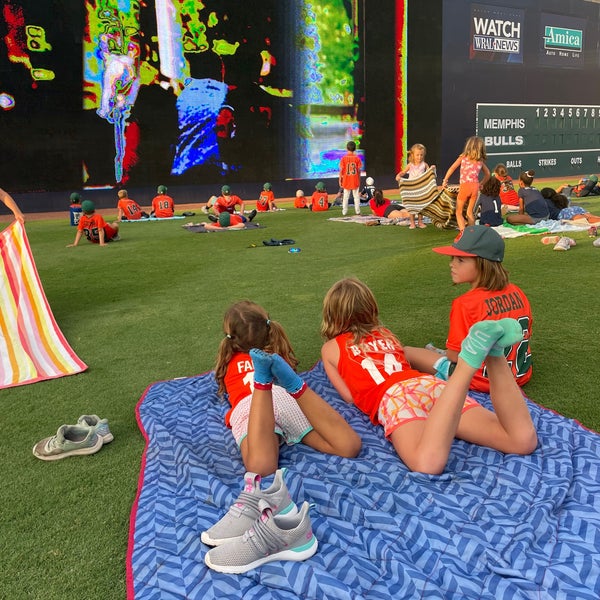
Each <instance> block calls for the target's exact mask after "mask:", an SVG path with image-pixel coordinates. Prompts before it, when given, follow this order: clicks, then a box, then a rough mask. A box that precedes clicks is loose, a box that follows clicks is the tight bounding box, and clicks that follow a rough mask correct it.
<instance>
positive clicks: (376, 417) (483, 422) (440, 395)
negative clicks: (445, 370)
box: [321, 278, 537, 475]
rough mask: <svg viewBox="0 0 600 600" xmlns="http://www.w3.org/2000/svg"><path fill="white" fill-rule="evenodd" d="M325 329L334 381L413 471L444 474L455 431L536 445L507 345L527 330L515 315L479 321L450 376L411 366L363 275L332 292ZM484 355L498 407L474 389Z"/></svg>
mask: <svg viewBox="0 0 600 600" xmlns="http://www.w3.org/2000/svg"><path fill="white" fill-rule="evenodd" d="M321 334H322V335H323V337H324V338H325V339H326V340H327V341H326V342H325V344H324V345H323V347H322V350H321V356H322V358H323V364H324V367H325V371H326V373H327V375H328V377H329V379H330V380H331V383H332V384H333V385H334V387H335V388H336V390H337V391H338V393H339V394H340V396H341V397H342V398H343V399H344V400H345V401H346V402H350V403H353V404H355V405H356V406H357V408H359V409H360V410H361V411H362V412H364V413H365V414H367V415H368V416H369V417H370V418H371V421H372V422H373V423H374V424H377V423H381V425H383V427H384V430H385V435H386V437H387V438H388V439H389V440H390V441H391V442H392V444H393V445H394V448H395V450H396V452H397V453H398V456H400V458H401V459H402V460H403V461H404V463H405V464H406V466H407V467H408V468H409V469H410V470H411V471H419V472H422V473H430V474H434V475H435V474H440V473H442V472H443V470H444V468H445V466H446V463H447V462H448V456H449V453H450V448H451V446H452V441H453V440H454V438H455V437H456V438H459V439H462V440H465V441H468V442H472V443H474V444H479V445H482V446H488V447H490V448H494V449H496V450H499V451H500V452H507V453H516V454H530V453H531V452H533V451H534V450H535V448H536V446H537V435H536V432H535V428H534V425H533V422H532V420H531V417H530V415H529V411H528V409H527V405H526V403H525V400H524V398H523V395H522V394H521V391H520V389H519V387H518V386H517V384H516V382H515V380H514V378H513V375H512V372H511V370H510V368H509V367H508V363H507V362H506V358H504V349H505V348H506V347H508V346H511V345H513V344H516V343H518V342H519V341H520V340H521V338H522V336H523V331H522V328H521V326H520V325H519V323H518V322H517V321H515V320H514V319H502V320H500V321H481V322H479V323H476V324H475V325H473V327H471V329H470V331H469V335H468V336H467V337H466V338H465V339H464V341H463V343H462V349H461V351H460V354H459V356H458V362H457V364H456V369H455V370H454V373H453V374H452V376H451V377H450V378H449V379H448V381H447V382H444V381H442V380H440V379H437V378H436V377H434V376H432V375H426V374H424V373H420V372H419V371H416V370H414V369H413V368H412V367H411V365H410V363H409V362H408V361H407V359H406V357H405V355H404V351H403V348H402V344H401V343H400V341H399V340H398V339H397V338H396V336H394V334H393V333H392V332H391V331H390V330H389V329H386V328H385V327H384V326H383V325H382V324H381V322H380V320H379V309H378V306H377V302H376V300H375V297H374V296H373V293H372V292H371V290H370V289H369V288H368V287H367V286H366V285H365V284H364V283H363V282H361V281H359V280H358V279H352V278H350V279H342V280H341V281H338V282H337V283H336V284H334V285H333V287H332V288H331V289H330V290H329V291H328V292H327V294H326V296H325V299H324V301H323V322H322V325H321ZM483 362H485V365H486V368H487V371H488V376H489V379H490V383H491V385H490V392H491V401H492V404H493V406H494V409H495V412H492V411H490V410H488V409H486V408H484V407H482V406H481V405H480V404H479V403H478V402H476V401H475V400H473V399H472V398H470V397H469V396H467V392H468V390H469V384H470V383H471V379H472V378H473V375H474V374H475V373H476V372H477V370H478V369H479V368H480V367H481V364H482V363H483Z"/></svg>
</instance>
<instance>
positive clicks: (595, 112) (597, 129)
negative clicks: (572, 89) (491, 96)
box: [476, 103, 600, 183]
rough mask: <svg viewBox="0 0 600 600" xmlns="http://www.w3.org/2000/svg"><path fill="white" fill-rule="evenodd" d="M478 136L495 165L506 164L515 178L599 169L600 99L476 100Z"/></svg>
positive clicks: (490, 163) (574, 175) (575, 175)
mask: <svg viewBox="0 0 600 600" xmlns="http://www.w3.org/2000/svg"><path fill="white" fill-rule="evenodd" d="M476 122H477V125H476V131H477V135H478V136H480V137H482V138H483V140H484V141H485V145H486V150H487V155H488V159H487V163H488V166H489V167H490V169H493V168H494V165H496V164H497V163H504V164H505V165H506V167H507V169H508V171H509V173H510V174H511V175H512V176H513V177H516V176H518V174H519V173H520V172H521V171H527V170H529V169H533V170H534V171H535V173H536V177H566V176H569V175H571V174H572V178H573V183H574V182H575V181H576V179H579V178H580V177H581V176H583V175H589V174H591V173H596V174H598V173H599V172H600V104H596V105H594V104H591V105H579V104H578V105H566V104H486V103H482V104H477V106H476Z"/></svg>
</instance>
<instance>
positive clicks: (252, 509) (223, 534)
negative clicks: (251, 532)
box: [200, 469, 298, 546]
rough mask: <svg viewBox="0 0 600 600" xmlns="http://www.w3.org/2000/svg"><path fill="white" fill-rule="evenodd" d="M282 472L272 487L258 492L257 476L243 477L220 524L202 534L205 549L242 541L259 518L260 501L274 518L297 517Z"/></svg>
mask: <svg viewBox="0 0 600 600" xmlns="http://www.w3.org/2000/svg"><path fill="white" fill-rule="evenodd" d="M285 471H286V469H277V471H275V477H274V479H273V483H272V485H271V486H270V487H268V488H267V489H266V490H261V489H260V481H261V477H260V475H257V474H256V473H251V472H248V473H246V475H245V476H244V489H243V490H242V492H240V495H239V496H238V497H237V499H236V500H235V502H234V503H233V504H232V505H231V507H230V508H229V510H228V511H227V513H226V514H225V516H224V517H223V518H222V519H221V520H219V521H218V522H217V523H215V524H214V525H213V526H212V527H211V528H210V529H207V530H206V531H204V532H202V535H201V538H200V539H201V540H202V541H203V542H204V543H205V544H206V545H208V546H219V545H221V544H224V543H225V542H229V541H231V540H234V539H238V538H241V537H242V536H243V535H244V533H246V531H248V529H250V527H252V525H253V524H254V522H255V521H256V519H257V518H258V517H259V516H260V510H259V508H258V504H259V501H260V500H263V501H265V502H266V503H267V504H268V506H269V507H270V508H271V510H272V511H273V514H275V515H284V516H286V517H287V516H293V515H296V514H298V507H297V506H296V504H295V502H294V501H293V500H292V497H291V496H290V493H289V491H288V489H287V486H286V485H285V481H284V475H285Z"/></svg>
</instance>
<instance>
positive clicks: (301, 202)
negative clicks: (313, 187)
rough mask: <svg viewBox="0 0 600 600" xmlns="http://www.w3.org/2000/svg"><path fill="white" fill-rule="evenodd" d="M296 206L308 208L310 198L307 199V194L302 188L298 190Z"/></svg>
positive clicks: (295, 200) (295, 199)
mask: <svg viewBox="0 0 600 600" xmlns="http://www.w3.org/2000/svg"><path fill="white" fill-rule="evenodd" d="M294 208H308V200H307V199H306V196H305V195H304V192H303V191H302V190H296V197H295V198H294Z"/></svg>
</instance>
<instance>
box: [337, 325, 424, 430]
mask: <svg viewBox="0 0 600 600" xmlns="http://www.w3.org/2000/svg"><path fill="white" fill-rule="evenodd" d="M353 337H354V336H353V335H352V334H351V333H343V334H341V335H338V336H337V337H336V338H335V340H336V342H337V345H338V348H339V351H340V360H339V362H338V365H337V370H338V373H339V374H340V376H341V378H342V379H343V380H344V382H345V383H346V385H347V386H348V389H349V390H350V393H351V394H352V400H353V402H354V404H356V406H357V407H358V408H359V409H360V410H361V411H362V412H364V413H365V414H366V415H368V416H369V418H370V419H371V422H372V423H374V424H377V423H378V422H379V421H378V420H377V411H378V410H379V403H380V402H381V398H382V397H383V394H384V393H385V392H386V390H387V389H388V388H389V387H390V386H392V385H393V384H394V383H397V382H398V381H404V380H406V379H412V378H413V377H418V376H419V375H421V373H420V372H419V371H415V370H414V369H413V368H412V367H411V366H410V364H409V362H408V361H407V360H406V357H405V356H404V350H403V348H402V344H400V342H399V341H398V340H397V339H396V338H395V337H394V336H393V334H392V333H391V332H390V331H389V330H388V329H380V330H378V331H372V332H371V334H370V335H368V336H366V337H365V338H363V340H362V341H361V343H360V344H359V345H355V344H353V342H352V340H353Z"/></svg>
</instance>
